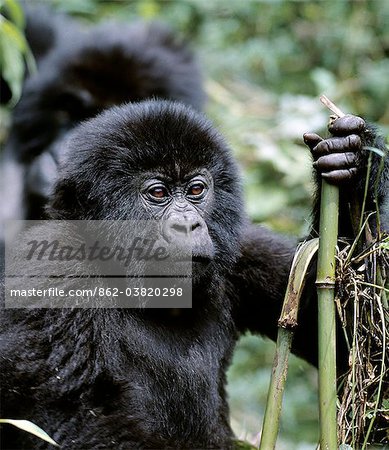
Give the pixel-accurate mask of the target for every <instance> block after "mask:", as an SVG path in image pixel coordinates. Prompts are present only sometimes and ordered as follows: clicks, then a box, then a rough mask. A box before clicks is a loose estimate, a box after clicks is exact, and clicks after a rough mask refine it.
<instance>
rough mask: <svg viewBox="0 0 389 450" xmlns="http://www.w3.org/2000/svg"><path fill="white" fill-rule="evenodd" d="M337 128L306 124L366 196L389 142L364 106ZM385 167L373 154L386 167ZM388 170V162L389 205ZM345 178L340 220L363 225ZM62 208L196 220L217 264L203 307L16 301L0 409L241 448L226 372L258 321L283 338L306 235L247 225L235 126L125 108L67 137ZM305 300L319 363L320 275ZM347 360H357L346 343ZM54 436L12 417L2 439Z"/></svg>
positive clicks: (205, 284)
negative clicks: (300, 239) (371, 125)
mask: <svg viewBox="0 0 389 450" xmlns="http://www.w3.org/2000/svg"><path fill="white" fill-rule="evenodd" d="M330 131H331V132H332V134H333V137H331V138H329V139H324V140H322V139H321V138H320V137H319V136H317V135H313V134H308V135H306V136H305V140H306V142H307V144H308V145H309V146H310V148H311V149H312V153H313V155H314V158H315V160H316V162H315V167H316V169H317V171H318V172H319V173H320V174H323V176H325V177H326V178H327V179H329V180H330V181H331V182H336V183H340V184H345V183H346V184H347V182H348V183H349V182H352V183H353V184H354V192H355V193H356V194H357V195H362V191H363V182H362V177H363V173H364V171H365V167H366V161H367V155H366V152H365V150H363V148H362V146H363V145H365V144H368V145H375V146H379V147H380V148H383V147H382V141H381V140H380V139H379V138H376V136H375V134H374V133H373V131H371V130H367V129H366V125H365V123H364V121H363V120H362V119H360V118H358V117H354V116H346V117H344V118H342V119H338V120H336V121H335V123H334V124H333V125H332V126H331V128H330ZM378 163H379V161H378V158H374V159H373V171H372V173H373V178H374V176H375V174H376V173H377V172H376V168H377V165H378ZM388 177H389V168H388V165H386V166H385V170H384V174H383V176H382V180H381V182H380V198H379V202H380V204H381V206H383V205H384V204H385V202H387V196H388ZM373 181H374V180H373V179H372V182H373ZM346 189H347V186H346ZM346 189H345V195H344V196H342V204H341V217H340V220H341V224H342V229H343V233H344V235H345V236H346V237H347V236H348V237H350V236H351V230H350V227H349V226H348V223H347V215H348V213H347V202H348V200H349V197H348V196H347V195H346ZM382 212H383V211H382ZM48 216H49V217H50V218H54V219H108V220H128V219H136V220H140V219H153V218H160V217H168V218H169V219H170V220H171V223H172V228H171V232H172V233H180V232H182V225H183V223H189V225H188V226H187V228H186V229H189V230H192V232H193V233H195V232H198V233H200V234H201V236H202V240H204V241H206V242H208V243H209V244H207V245H205V246H204V248H203V249H202V250H199V252H198V253H197V255H196V256H198V257H199V259H198V262H197V264H200V265H201V264H208V265H209V266H208V267H207V270H206V271H204V272H203V274H202V276H200V277H197V278H196V279H195V280H194V284H193V307H192V308H191V309H185V310H184V309H183V310H180V311H178V312H177V311H174V313H173V312H172V311H170V310H163V309H98V308H96V309H62V310H58V309H57V310H56V309H32V310H29V311H26V310H3V311H2V320H1V354H2V372H1V380H0V381H1V385H2V387H3V391H2V403H1V404H2V408H3V409H2V411H1V417H12V418H20V419H28V420H32V421H33V422H35V423H37V424H38V425H39V426H41V427H42V428H43V429H44V430H46V431H47V432H48V433H49V434H50V435H51V436H52V437H53V438H54V439H55V440H56V441H57V442H58V443H59V444H60V445H61V448H63V449H66V450H69V449H74V450H79V449H97V448H100V449H112V448H117V449H135V448H158V449H166V448H220V449H228V448H232V446H233V434H232V431H231V428H230V425H229V412H228V405H227V399H226V393H225V383H226V375H225V374H226V370H227V368H228V366H229V364H230V361H231V357H232V352H233V349H234V346H235V343H236V341H237V339H238V338H239V336H240V335H241V334H242V333H244V332H245V331H246V330H251V331H253V332H256V333H262V334H265V335H268V336H270V337H271V338H274V336H275V332H276V324H277V319H278V316H279V313H280V309H281V304H282V300H283V296H284V291H285V287H286V283H287V278H288V271H289V267H290V264H291V260H292V257H293V252H294V250H295V246H296V243H295V242H294V241H289V240H287V239H286V238H282V237H280V236H278V235H276V234H274V233H272V232H271V231H268V230H266V229H264V228H262V227H259V226H253V225H249V223H248V219H247V217H246V216H245V213H244V208H243V203H242V197H241V188H240V181H239V176H238V172H237V167H236V163H235V161H234V159H233V158H232V155H231V151H230V149H229V148H228V146H227V145H226V143H225V142H224V140H223V139H222V137H221V136H220V135H219V134H218V133H217V132H216V131H215V129H214V128H213V127H212V125H211V124H210V123H209V122H208V121H207V120H205V119H204V117H203V116H202V115H200V114H199V113H196V112H195V111H194V110H192V109H191V108H189V107H186V106H184V105H181V104H178V103H171V102H164V101H147V102H141V103H138V104H131V105H125V106H120V107H114V108H111V109H109V110H107V111H105V112H104V113H102V114H101V115H99V116H97V117H96V118H94V119H91V120H89V121H87V122H85V123H84V124H82V125H81V126H79V127H78V128H77V129H76V130H75V131H74V132H73V133H72V135H71V137H70V138H69V139H68V140H67V143H66V158H65V159H64V162H63V164H62V167H61V170H60V173H59V176H58V180H57V181H56V182H55V188H54V192H53V195H52V196H51V199H50V204H49V207H48ZM383 217H384V216H383ZM385 226H386V228H388V227H389V224H388V220H387V216H386V218H385ZM51 238H55V235H54V236H50V239H51ZM208 245H211V246H212V251H210V248H209V246H208ZM200 272H201V271H200ZM304 301H305V306H304V308H303V311H302V313H301V317H300V326H299V328H298V332H297V337H296V340H295V351H297V352H298V353H299V354H300V355H302V356H303V357H305V358H306V359H308V360H309V361H312V362H315V361H316V352H317V350H316V344H317V343H316V335H317V329H316V327H317V325H316V316H315V312H314V309H315V306H314V305H315V303H316V298H315V287H314V284H313V282H311V283H308V284H307V287H306V289H305V296H304ZM340 351H342V349H340ZM340 358H341V359H343V363H344V362H345V361H344V359H345V358H346V356H345V354H344V353H343V354H342V353H341V354H340ZM48 447H49V446H48V445H47V444H46V443H44V442H42V441H40V440H38V439H37V438H35V437H33V436H31V435H29V434H27V433H22V432H20V431H14V430H11V429H10V428H4V429H3V434H2V448H4V449H16V448H17V449H28V448H48Z"/></svg>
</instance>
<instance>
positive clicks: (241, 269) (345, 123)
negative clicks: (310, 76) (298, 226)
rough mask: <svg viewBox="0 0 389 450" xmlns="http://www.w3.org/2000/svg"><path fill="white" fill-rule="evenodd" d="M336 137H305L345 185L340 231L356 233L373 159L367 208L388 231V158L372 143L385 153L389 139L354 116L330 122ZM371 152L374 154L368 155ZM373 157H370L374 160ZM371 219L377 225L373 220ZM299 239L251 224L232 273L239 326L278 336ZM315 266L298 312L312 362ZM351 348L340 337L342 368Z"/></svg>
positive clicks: (329, 175) (325, 168)
mask: <svg viewBox="0 0 389 450" xmlns="http://www.w3.org/2000/svg"><path fill="white" fill-rule="evenodd" d="M329 130H330V132H331V133H332V134H333V137H331V138H329V139H325V140H324V139H322V138H321V137H320V136H318V135H316V134H306V135H305V136H304V139H305V141H306V143H307V144H308V145H309V147H310V148H311V151H312V154H313V157H314V159H315V163H314V167H315V168H316V170H317V185H318V186H319V182H320V176H323V178H326V179H327V180H328V181H329V182H330V183H334V184H338V185H340V192H341V194H340V208H339V230H340V233H339V234H340V236H342V237H349V238H353V236H354V235H355V232H354V229H353V227H352V224H351V220H350V206H351V203H352V202H354V201H355V199H357V201H358V203H359V204H362V203H363V198H364V192H365V178H366V171H367V167H368V165H369V164H370V181H369V186H368V190H367V196H366V202H365V212H367V213H368V212H372V211H375V210H376V207H378V210H379V212H380V222H381V230H385V231H388V230H389V160H388V158H386V159H384V160H383V159H382V157H381V156H380V155H377V154H376V153H374V152H373V151H369V149H368V147H374V148H378V149H379V150H381V151H382V152H383V153H384V155H385V154H386V152H387V151H386V147H385V143H384V139H383V138H382V137H380V136H379V135H377V133H376V132H375V130H374V128H373V127H371V126H366V124H365V122H364V121H363V120H362V119H360V118H358V117H355V116H346V117H345V118H343V119H338V120H337V121H335V122H334V123H333V124H332V125H330V127H329ZM370 154H371V156H369V155H370ZM369 158H370V162H369ZM319 191H320V189H319V188H318V193H317V196H316V198H317V201H316V204H315V207H314V214H313V216H314V217H313V226H312V229H313V231H312V233H311V234H312V236H315V235H317V232H318V223H319V205H320V192H319ZM375 223H376V222H375V221H372V223H371V224H372V228H373V229H374V224H375ZM295 247H296V243H295V242H293V241H292V240H287V239H285V238H282V237H281V236H279V235H277V234H275V233H271V232H270V231H266V230H265V229H263V228H261V227H254V226H252V227H250V228H249V229H248V230H247V231H246V233H245V236H244V239H243V241H242V254H241V257H240V260H239V262H238V264H237V266H236V269H235V272H234V275H233V276H232V280H233V285H234V286H235V288H236V289H237V294H236V296H237V300H236V305H237V306H236V315H237V317H238V318H237V324H238V328H239V329H240V330H241V331H243V332H244V331H246V330H250V331H252V332H258V333H261V334H264V335H266V336H268V337H270V338H271V339H275V338H276V333H277V322H278V319H279V316H280V313H281V309H282V303H283V299H284V294H285V290H286V286H287V281H288V276H289V270H290V266H291V261H292V259H293V254H294V252H295ZM314 283H315V265H313V267H312V269H311V270H310V273H309V274H308V279H307V282H306V287H305V289H304V292H303V297H302V300H301V306H300V312H299V326H298V328H297V330H296V334H295V338H294V352H295V353H297V354H298V355H299V356H302V357H303V358H305V359H306V360H308V361H309V362H311V363H313V364H317V297H316V289H315V285H314ZM345 355H346V349H345V347H344V345H343V342H342V341H341V339H340V340H339V343H338V367H339V368H340V369H341V370H342V367H344V364H345V362H346V356H345Z"/></svg>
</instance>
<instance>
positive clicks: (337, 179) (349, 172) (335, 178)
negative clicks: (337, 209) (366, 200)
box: [321, 167, 357, 184]
mask: <svg viewBox="0 0 389 450" xmlns="http://www.w3.org/2000/svg"><path fill="white" fill-rule="evenodd" d="M356 174H357V169H356V168H355V167H352V168H351V169H342V170H332V171H331V172H324V173H322V174H321V176H322V177H323V178H324V179H325V180H326V181H327V182H328V183H330V184H342V183H345V182H348V181H351V180H353V179H354V178H355V176H356Z"/></svg>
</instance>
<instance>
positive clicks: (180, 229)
mask: <svg viewBox="0 0 389 450" xmlns="http://www.w3.org/2000/svg"><path fill="white" fill-rule="evenodd" d="M171 229H172V230H173V231H174V232H175V233H177V234H188V231H189V227H188V225H187V224H181V223H173V224H172V225H171Z"/></svg>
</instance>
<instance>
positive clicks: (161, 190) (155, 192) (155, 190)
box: [147, 186, 168, 200]
mask: <svg viewBox="0 0 389 450" xmlns="http://www.w3.org/2000/svg"><path fill="white" fill-rule="evenodd" d="M147 193H148V194H149V195H150V196H151V197H153V198H156V199H158V200H159V199H164V198H166V197H167V196H168V192H167V189H166V188H165V187H163V186H152V187H151V188H150V189H149V190H148V191H147Z"/></svg>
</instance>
